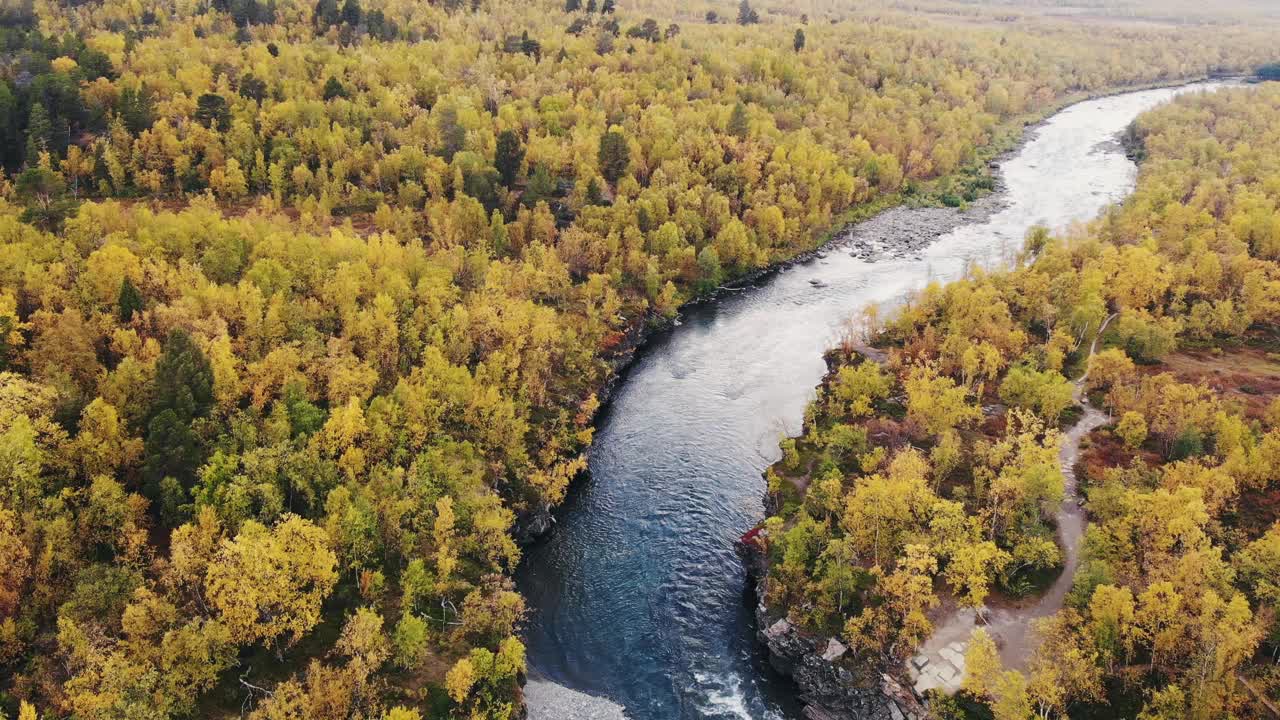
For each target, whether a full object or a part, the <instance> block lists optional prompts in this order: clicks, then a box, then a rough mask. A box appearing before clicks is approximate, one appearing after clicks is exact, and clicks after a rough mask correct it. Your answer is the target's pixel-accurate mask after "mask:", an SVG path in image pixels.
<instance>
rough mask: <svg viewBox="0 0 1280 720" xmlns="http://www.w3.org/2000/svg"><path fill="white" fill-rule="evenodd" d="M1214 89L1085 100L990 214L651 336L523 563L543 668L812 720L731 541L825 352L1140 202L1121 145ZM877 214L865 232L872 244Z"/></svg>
mask: <svg viewBox="0 0 1280 720" xmlns="http://www.w3.org/2000/svg"><path fill="white" fill-rule="evenodd" d="M1212 87H1215V86H1214V85H1212V84H1200V85H1191V86H1187V87H1184V88H1171V89H1156V90H1145V91H1138V92H1130V93H1125V94H1121V95H1115V96H1111V97H1106V98H1101V99H1096V100H1089V101H1085V102H1082V103H1079V104H1076V105H1073V106H1070V107H1068V108H1066V109H1064V110H1062V111H1061V112H1059V113H1058V114H1056V115H1054V116H1053V117H1051V118H1050V119H1049V120H1047V121H1046V122H1044V123H1042V124H1040V125H1039V126H1037V127H1036V128H1034V129H1032V130H1030V131H1029V132H1028V136H1027V139H1026V142H1025V144H1024V145H1023V146H1022V147H1021V149H1020V150H1018V151H1017V152H1016V153H1014V154H1013V155H1011V156H1009V157H1008V158H1007V159H1005V160H1004V161H1003V162H1002V163H1001V164H1000V172H1001V175H1002V178H1003V184H1004V187H1005V190H1004V191H1003V195H1002V198H1001V200H1002V202H1001V203H1000V205H999V209H998V210H996V211H995V212H994V213H992V214H991V215H990V216H989V217H986V218H984V219H982V220H980V221H978V222H975V223H971V224H966V225H962V226H960V227H959V228H956V229H954V230H952V231H950V232H948V233H946V234H944V235H942V236H941V237H939V238H938V239H937V240H936V241H935V242H933V243H932V244H930V245H928V246H927V247H924V248H922V249H917V250H912V251H908V252H894V251H893V248H892V247H890V248H888V249H887V250H888V251H887V252H882V253H879V254H878V257H877V259H875V260H874V262H868V261H867V260H864V259H861V258H858V257H854V256H852V255H851V253H850V250H849V248H848V247H841V246H836V247H833V248H832V249H831V250H830V252H828V253H826V254H825V257H822V258H819V259H814V260H812V261H810V262H808V263H804V264H800V265H796V266H794V267H791V268H789V269H787V270H784V271H781V272H779V273H775V274H773V275H770V276H769V277H767V278H766V279H764V280H762V281H761V282H759V283H758V284H756V285H755V286H753V287H749V288H746V289H744V290H741V291H738V292H730V293H726V294H724V295H723V296H722V297H721V298H719V299H718V300H716V301H715V302H712V303H707V304H702V305H699V306H695V307H694V308H691V309H689V310H688V311H687V312H686V313H685V314H684V316H683V317H682V322H681V324H680V325H679V326H678V327H676V328H674V329H672V330H670V331H667V332H664V333H661V334H659V335H657V336H655V337H654V338H652V340H650V342H648V343H647V344H646V346H645V347H644V348H642V349H641V351H640V352H639V353H638V354H637V357H636V359H635V362H634V364H633V365H632V367H631V368H630V369H629V370H628V372H627V374H626V377H625V378H624V380H623V382H622V383H621V384H620V386H619V387H618V389H617V392H616V394H615V395H614V397H613V401H612V402H611V403H610V404H609V405H608V407H607V408H605V410H604V411H603V412H602V414H601V415H600V418H599V428H598V431H597V434H596V437H595V443H594V445H593V446H592V450H591V463H590V475H589V477H588V478H587V479H586V480H584V481H583V482H581V483H580V484H578V485H576V486H575V487H574V488H573V489H572V490H571V492H570V497H569V499H568V500H567V502H566V503H565V505H564V506H563V507H562V508H561V509H560V510H559V512H558V513H557V518H558V523H557V527H556V528H555V530H553V532H552V533H551V535H550V536H549V537H547V538H546V539H545V540H543V541H542V542H540V543H539V544H537V545H535V546H534V547H532V548H529V550H528V552H527V555H526V558H525V560H524V562H523V563H522V565H521V567H520V569H519V571H518V575H517V582H518V584H519V588H520V590H521V591H522V592H523V593H524V594H525V596H526V597H527V599H528V602H529V606H530V610H531V614H530V618H529V624H528V627H527V630H526V640H527V644H528V651H529V665H530V668H531V670H532V671H533V673H535V674H536V675H537V676H538V677H540V678H542V679H544V680H543V682H545V683H555V684H558V685H561V686H566V687H568V688H572V689H574V690H578V691H581V692H584V693H588V694H591V695H595V696H600V697H603V698H607V699H609V700H610V701H612V702H613V703H616V705H618V706H620V709H621V711H622V712H625V715H626V717H630V718H635V720H672V719H674V718H681V719H690V720H692V719H699V720H702V719H713V718H714V719H720V718H752V719H768V718H794V717H798V706H797V705H796V704H795V701H794V698H793V696H794V688H792V687H791V686H790V685H788V684H787V683H786V682H785V681H782V680H780V679H779V678H777V677H776V676H774V675H773V674H772V672H771V671H770V670H769V668H768V664H767V662H766V661H765V660H764V658H763V657H762V655H761V651H760V649H759V647H758V646H757V644H756V642H755V626H754V619H753V616H752V611H751V603H750V602H749V601H748V595H747V588H746V577H745V574H744V571H743V567H742V563H741V561H740V560H739V558H738V556H737V554H736V553H735V551H734V542H735V541H736V540H737V539H738V538H739V537H740V536H741V535H742V534H743V533H744V532H745V531H747V530H748V529H750V528H751V527H752V526H753V525H754V524H755V523H757V522H758V521H759V520H760V519H761V518H762V517H763V515H764V508H763V495H764V481H763V479H762V476H761V474H762V472H763V471H764V469H765V468H766V467H767V466H768V465H770V464H771V463H772V462H774V461H775V460H776V459H777V458H778V456H779V451H778V441H779V440H780V439H781V438H782V437H783V436H784V435H794V434H797V433H798V432H799V431H800V424H801V419H802V415H803V412H804V408H805V404H806V403H807V402H808V400H809V399H810V398H811V397H812V395H813V389H814V387H815V386H816V385H817V384H818V382H819V380H820V379H821V377H822V374H823V372H824V369H825V368H824V365H823V361H822V353H823V351H824V350H825V349H826V348H828V347H830V346H832V345H833V344H834V343H835V342H836V340H837V339H838V337H839V334H840V331H841V328H842V327H843V325H844V323H845V321H846V320H847V319H848V318H849V317H851V316H853V315H854V314H856V313H857V312H858V311H859V309H860V308H862V307H863V306H865V305H866V304H868V303H872V302H877V303H882V304H884V303H889V304H892V303H893V302H894V301H895V300H898V299H900V298H902V296H903V295H904V293H907V292H909V291H910V290H912V289H915V288H918V287H921V286H922V285H924V284H925V283H927V282H929V281H930V280H940V281H946V280H950V279H954V278H956V277H959V276H961V275H962V274H963V273H964V272H965V268H966V267H967V266H968V265H969V264H970V263H978V264H981V265H986V266H991V265H993V264H995V263H999V262H1001V261H1002V260H1003V259H1004V258H1007V257H1010V255H1011V254H1012V253H1014V252H1016V251H1017V250H1018V249H1019V248H1020V247H1021V245H1022V240H1023V237H1024V236H1025V234H1026V232H1027V230H1028V229H1030V228H1031V227H1032V226H1034V225H1047V226H1049V227H1050V228H1054V229H1061V228H1064V227H1066V226H1067V225H1069V224H1071V223H1072V222H1076V221H1084V220H1088V219H1090V218H1092V217H1094V216H1096V215H1097V213H1098V212H1099V211H1100V210H1101V209H1102V208H1104V207H1105V206H1107V205H1108V204H1111V203H1113V202H1115V201H1117V200H1120V199H1122V198H1123V197H1125V196H1126V195H1127V194H1128V193H1129V192H1130V191H1131V190H1132V188H1133V185H1134V181H1135V178H1136V175H1137V170H1136V168H1135V166H1134V164H1133V163H1132V162H1131V161H1129V160H1128V159H1127V158H1126V157H1125V155H1124V152H1123V150H1122V149H1121V148H1120V146H1119V144H1118V143H1117V142H1116V138H1117V136H1118V134H1119V133H1120V132H1121V131H1122V130H1123V129H1124V128H1125V126H1127V125H1128V124H1129V122H1130V121H1132V120H1133V119H1134V118H1135V117H1136V116H1137V115H1139V114H1140V113H1142V112H1144V111H1145V110H1148V109H1150V108H1152V107H1154V106H1156V105H1158V104H1160V103H1162V102H1165V101H1167V100H1169V99H1170V98H1172V97H1173V96H1174V95H1176V94H1178V93H1181V92H1187V91H1191V90H1197V89H1208V88H1212ZM892 212H895V213H898V214H899V218H900V219H901V214H902V213H908V214H910V213H921V216H920V218H926V217H937V215H936V213H937V212H938V211H937V210H936V209H922V210H901V209H900V210H896V211H892ZM924 213H934V215H924ZM920 218H917V219H920ZM906 219H907V220H908V221H909V220H910V218H906ZM875 223H876V220H874V219H873V220H871V221H869V224H867V225H864V226H862V227H861V228H860V229H856V230H855V232H856V233H857V234H858V235H859V236H860V237H861V238H863V239H864V240H865V239H870V240H871V241H873V242H874V240H875V239H876V238H875V237H874V235H875V234H876V232H877V225H876V224H875ZM907 226H908V227H909V226H910V222H908V223H907ZM899 227H901V226H900V225H899ZM869 236H870V237H869ZM539 694H540V695H543V697H546V694H545V693H539ZM551 697H552V698H553V699H552V700H551V701H546V700H543V701H542V702H539V703H535V702H533V701H532V700H531V702H530V712H531V717H532V720H561V719H562V718H569V717H584V718H585V717H601V716H602V715H601V711H600V710H598V709H592V710H581V709H575V708H574V707H572V705H573V703H574V702H575V701H574V700H573V698H574V697H576V696H575V695H574V694H572V693H563V694H561V695H554V694H553V695H552V696H551ZM547 705H551V706H552V707H547ZM592 707H595V708H598V705H595V706H592ZM584 712H585V713H586V714H582V713H584Z"/></svg>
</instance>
